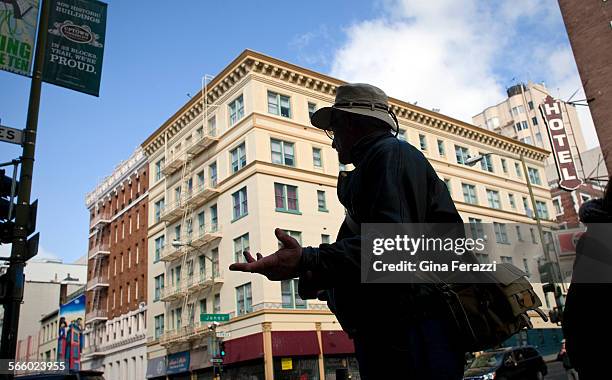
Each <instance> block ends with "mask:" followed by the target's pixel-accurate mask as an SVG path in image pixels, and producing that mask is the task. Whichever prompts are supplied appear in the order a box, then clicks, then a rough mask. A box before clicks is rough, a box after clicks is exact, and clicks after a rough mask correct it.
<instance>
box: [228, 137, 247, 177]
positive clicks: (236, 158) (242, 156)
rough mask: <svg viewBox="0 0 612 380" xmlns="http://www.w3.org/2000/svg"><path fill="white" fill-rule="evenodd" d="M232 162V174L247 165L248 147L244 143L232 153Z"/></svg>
mask: <svg viewBox="0 0 612 380" xmlns="http://www.w3.org/2000/svg"><path fill="white" fill-rule="evenodd" d="M230 156H231V160H232V173H236V172H237V171H238V170H240V169H242V168H243V167H244V166H245V165H246V146H245V145H244V143H242V144H240V145H238V146H237V147H236V148H234V149H232V150H231V151H230Z"/></svg>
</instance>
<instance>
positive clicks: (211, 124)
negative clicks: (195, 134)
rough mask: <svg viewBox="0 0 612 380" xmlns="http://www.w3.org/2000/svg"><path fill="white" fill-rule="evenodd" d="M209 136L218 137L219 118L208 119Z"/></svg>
mask: <svg viewBox="0 0 612 380" xmlns="http://www.w3.org/2000/svg"><path fill="white" fill-rule="evenodd" d="M208 135H209V136H212V137H215V136H217V117H216V116H213V117H211V118H210V119H208Z"/></svg>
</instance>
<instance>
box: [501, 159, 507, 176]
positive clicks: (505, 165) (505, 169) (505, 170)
mask: <svg viewBox="0 0 612 380" xmlns="http://www.w3.org/2000/svg"><path fill="white" fill-rule="evenodd" d="M501 165H502V170H503V171H504V174H508V163H507V162H506V159H505V158H502V159H501Z"/></svg>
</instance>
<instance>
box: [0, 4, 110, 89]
mask: <svg viewBox="0 0 612 380" xmlns="http://www.w3.org/2000/svg"><path fill="white" fill-rule="evenodd" d="M0 1H4V0H0ZM49 1H51V11H50V13H49V30H48V36H47V46H46V49H45V64H44V68H43V80H44V81H45V82H47V83H52V84H55V85H58V86H62V87H66V88H69V89H72V90H75V91H80V92H84V93H86V94H89V95H94V96H98V94H99V92H100V78H101V76H102V57H103V55H104V39H105V34H106V4H105V3H102V2H99V1H96V0H49Z"/></svg>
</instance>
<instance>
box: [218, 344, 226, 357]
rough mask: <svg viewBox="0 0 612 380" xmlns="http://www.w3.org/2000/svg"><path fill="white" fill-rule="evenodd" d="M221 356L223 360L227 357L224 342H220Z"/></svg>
mask: <svg viewBox="0 0 612 380" xmlns="http://www.w3.org/2000/svg"><path fill="white" fill-rule="evenodd" d="M219 356H220V357H221V359H223V357H224V356H225V342H224V341H222V340H220V341H219Z"/></svg>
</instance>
